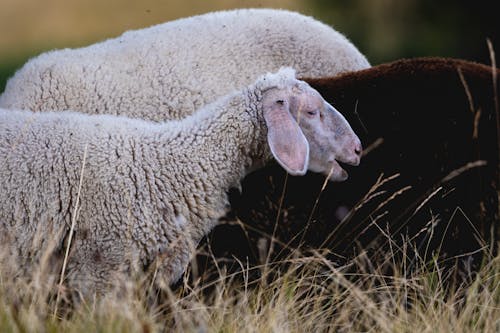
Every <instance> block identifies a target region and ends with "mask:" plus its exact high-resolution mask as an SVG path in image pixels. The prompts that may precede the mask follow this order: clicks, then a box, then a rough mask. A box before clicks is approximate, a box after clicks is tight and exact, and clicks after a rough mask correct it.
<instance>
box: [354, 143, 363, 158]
mask: <svg viewBox="0 0 500 333" xmlns="http://www.w3.org/2000/svg"><path fill="white" fill-rule="evenodd" d="M362 152H363V148H362V147H361V145H360V144H358V145H356V146H355V147H354V153H355V154H356V155H357V156H361V153H362Z"/></svg>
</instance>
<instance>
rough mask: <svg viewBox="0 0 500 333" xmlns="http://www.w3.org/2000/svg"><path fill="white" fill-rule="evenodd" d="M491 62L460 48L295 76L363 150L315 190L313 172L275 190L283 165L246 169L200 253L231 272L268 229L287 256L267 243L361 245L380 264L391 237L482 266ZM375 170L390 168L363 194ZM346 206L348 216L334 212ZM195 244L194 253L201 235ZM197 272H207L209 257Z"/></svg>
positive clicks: (487, 218) (493, 176)
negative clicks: (339, 176) (466, 56)
mask: <svg viewBox="0 0 500 333" xmlns="http://www.w3.org/2000/svg"><path fill="white" fill-rule="evenodd" d="M494 71H495V70H494V69H492V67H491V66H488V65H483V64H478V63H474V62H471V61H465V60H460V59H453V58H413V59H400V60H397V61H394V62H390V63H383V64H379V65H376V66H373V67H372V68H369V69H366V70H362V71H357V72H352V73H345V74H342V75H340V76H337V77H331V78H312V79H307V78H304V80H305V81H306V82H308V83H309V84H310V85H311V87H313V88H314V89H316V90H317V91H318V92H320V94H321V95H322V96H323V98H325V100H327V101H328V102H329V103H331V104H332V105H333V106H334V107H335V108H337V109H338V110H342V113H343V115H344V116H345V117H346V119H347V120H348V122H349V123H350V124H351V126H352V128H353V129H354V131H355V132H356V133H357V134H358V136H359V138H360V139H361V141H362V142H363V144H364V146H365V151H366V152H368V151H369V153H367V154H366V155H364V156H363V162H362V163H361V164H360V165H359V166H358V167H356V168H353V169H352V170H349V173H350V177H349V179H348V180H347V181H345V182H342V183H328V186H327V187H326V188H325V189H324V190H323V191H321V188H322V185H323V182H324V177H323V176H322V175H319V174H314V173H310V174H308V175H306V176H304V177H292V178H290V177H288V178H287V182H286V193H285V195H284V196H282V188H283V184H284V182H285V174H284V173H283V171H282V170H281V169H280V168H279V167H277V166H276V165H273V164H270V165H268V166H266V167H265V168H263V169H260V170H258V171H256V172H255V173H252V174H249V175H248V176H247V177H246V178H245V179H244V180H243V181H242V189H243V191H242V193H241V195H240V194H239V193H238V192H237V191H234V192H233V193H232V194H231V196H230V201H231V207H232V209H233V211H232V214H233V215H235V217H237V218H238V220H239V221H241V223H238V224H234V223H229V224H224V223H221V224H219V225H218V226H217V227H216V228H215V229H214V230H213V232H211V233H210V235H209V236H208V237H207V238H208V239H209V240H210V249H211V252H210V253H213V254H214V256H215V258H217V259H221V261H220V265H227V266H225V269H227V270H229V271H230V272H232V271H231V269H235V270H237V269H238V263H237V261H235V260H234V259H235V258H236V259H237V260H240V261H242V262H249V265H252V264H256V265H257V264H261V262H260V259H259V257H258V255H257V254H258V253H259V248H258V247H257V245H256V244H263V240H262V239H264V240H265V239H267V237H268V235H273V234H274V235H275V238H276V239H278V240H279V241H277V242H276V243H275V251H274V252H273V253H275V254H278V253H279V254H281V255H283V256H285V257H286V256H287V254H288V252H287V250H286V249H281V250H277V249H276V247H277V246H278V245H276V244H287V248H291V249H294V248H297V247H300V249H301V250H302V251H307V250H308V249H311V248H313V249H318V248H322V249H328V251H329V253H335V254H339V255H340V256H335V255H332V256H331V258H332V259H334V260H335V261H336V262H338V264H339V265H342V264H348V263H350V262H351V260H352V259H353V257H356V255H357V253H359V252H361V251H363V252H364V251H367V253H368V254H370V259H371V260H372V261H373V262H374V266H375V267H385V265H386V262H385V261H384V260H385V259H387V258H386V257H384V254H386V253H390V251H391V250H394V249H396V248H398V245H399V246H400V247H399V248H400V249H407V250H408V251H412V249H414V251H415V252H416V253H417V254H416V255H418V256H420V257H425V256H426V255H427V256H430V255H431V253H433V251H435V252H434V253H439V254H440V256H441V257H440V258H444V259H446V260H443V265H444V264H450V265H455V263H457V260H455V258H462V259H460V260H458V264H459V266H460V267H462V269H469V270H470V269H476V268H478V267H480V265H481V263H482V261H481V253H482V252H480V251H477V250H478V249H481V248H482V247H483V245H484V244H483V243H481V242H478V239H480V238H479V236H480V237H482V239H483V240H484V242H485V243H486V244H490V240H491V239H493V244H495V242H498V240H499V239H500V227H499V224H498V221H499V219H500V217H499V213H498V207H499V201H498V196H497V193H498V191H499V189H500V185H499V170H498V166H499V165H500V164H499V156H500V155H499V146H498V143H497V142H498V132H497V125H496V118H497V115H496V111H495V94H496V95H497V96H500V85H497V86H496V89H497V90H496V91H494V86H493V83H492V73H493V72H494ZM460 73H461V74H462V76H463V79H464V80H463V82H465V83H466V85H467V89H466V87H465V86H464V83H463V82H462V80H461V78H460ZM496 73H497V77H499V78H500V71H499V70H498V69H496ZM468 93H470V97H471V100H470V101H469V98H468ZM370 147H371V148H370ZM481 161H484V162H481ZM465 166H467V168H466V169H463V167H465ZM456 170H459V171H460V170H461V171H460V172H455V171H456ZM396 175H398V176H397V177H395V176H396ZM450 175H452V176H453V177H449V176H450ZM381 176H382V179H389V178H390V177H393V178H392V180H390V181H386V182H385V183H384V184H383V186H381V187H379V188H377V190H376V191H374V192H372V193H371V194H372V195H369V196H368V197H370V200H368V201H367V200H365V199H366V198H364V197H365V196H366V195H367V193H369V191H370V189H371V187H372V186H373V185H374V184H375V183H376V181H377V179H378V178H379V177H381ZM394 177H395V178H394ZM443 180H444V181H443ZM402 189H405V190H403V191H402V192H401V193H399V194H397V193H398V192H399V191H400V190H402ZM375 194H376V195H375ZM318 197H319V201H318V202H317V203H316V200H318ZM389 199H390V200H389ZM386 201H387V202H386ZM384 202H386V204H384ZM360 203H363V204H362V205H360ZM383 204H384V205H383ZM379 205H381V206H380V207H379ZM353 207H357V208H356V209H355V210H354V211H353V212H351V213H349V214H348V215H346V214H345V213H343V212H342V210H344V211H345V208H347V209H351V208H353ZM377 207H379V208H378V209H377ZM279 208H280V209H279ZM279 211H281V215H280V219H279V222H278V227H277V228H276V227H275V222H276V217H277V216H278V212H279ZM311 214H312V216H311ZM308 221H309V223H308ZM374 221H375V222H376V223H374ZM429 222H432V224H428V223H429ZM305 225H306V226H307V225H309V226H308V227H306V226H305ZM426 227H429V228H428V229H427V231H426V229H425V228H426ZM274 230H275V232H274ZM422 230H424V231H423V232H422ZM304 233H305V235H304ZM387 234H390V235H391V238H390V239H389V238H388V237H387ZM408 238H409V239H410V240H411V241H410V242H408V241H407V239H408ZM300 240H303V244H302V245H301V244H300ZM411 244H413V246H411ZM200 246H201V251H200V253H204V252H205V251H204V249H205V247H206V246H207V244H206V243H205V242H204V243H202V244H200ZM438 251H439V252H438ZM376 253H378V254H379V255H375V254H376ZM470 254H473V255H470ZM406 255H407V256H408V257H412V256H413V254H412V253H411V252H408V253H407V254H406ZM469 257H470V259H467V260H466V259H465V258H469ZM450 258H452V259H450ZM271 259H272V260H276V259H278V260H279V259H280V258H271ZM378 259H380V263H381V266H379V265H378V261H377V260H378ZM472 259H473V260H472ZM206 260H207V259H206V258H205V257H203V256H202V255H200V256H199V261H200V262H199V263H198V267H206V266H207V265H206V263H205V261H206ZM208 260H209V261H210V260H211V259H210V258H208ZM231 263H234V266H231ZM470 263H472V265H470V266H467V265H468V264H470ZM408 268H410V267H409V266H408ZM198 273H199V274H200V276H202V277H206V278H208V277H209V276H210V274H209V273H210V265H209V266H208V269H207V270H206V271H203V270H199V271H198ZM465 276H469V275H465Z"/></svg>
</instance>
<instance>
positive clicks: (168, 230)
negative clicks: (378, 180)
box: [0, 70, 299, 295]
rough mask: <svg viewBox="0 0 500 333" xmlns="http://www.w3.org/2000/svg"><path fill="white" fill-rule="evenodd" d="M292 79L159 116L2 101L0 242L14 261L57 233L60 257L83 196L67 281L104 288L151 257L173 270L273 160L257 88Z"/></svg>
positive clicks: (285, 75)
mask: <svg viewBox="0 0 500 333" xmlns="http://www.w3.org/2000/svg"><path fill="white" fill-rule="evenodd" d="M297 82H299V81H297V80H295V79H294V72H293V70H282V71H280V72H278V73H277V74H268V75H265V76H263V77H262V78H261V79H260V80H259V81H257V83H256V84H254V85H251V86H249V87H247V88H245V89H243V90H242V91H240V92H235V93H232V94H231V95H228V96H225V97H223V98H221V99H219V100H217V101H216V102H215V103H212V104H210V105H207V106H206V107H204V108H203V109H201V110H200V111H199V112H197V113H195V114H194V115H192V116H190V117H187V118H185V119H183V120H180V121H170V122H165V123H154V122H148V121H144V120H139V119H131V118H126V117H119V116H112V115H85V114H81V113H76V112H70V111H65V112H46V113H34V112H30V111H17V110H4V109H0V156H1V158H0V183H1V184H2V191H0V234H1V237H2V240H3V243H4V244H5V243H6V242H7V241H9V244H11V246H12V247H13V249H12V252H13V253H17V255H18V256H19V261H20V262H21V264H22V266H29V265H30V264H32V263H34V262H36V260H37V259H40V257H41V256H42V255H43V249H44V248H47V247H49V243H50V241H51V240H53V238H56V247H55V254H56V256H57V254H58V253H59V254H61V253H63V252H64V246H65V245H64V244H65V241H67V239H68V233H69V228H70V225H71V222H72V216H73V214H74V213H75V208H76V202H77V196H78V195H79V199H78V200H79V207H78V210H77V213H78V214H77V217H76V228H75V233H74V238H73V242H72V248H71V254H70V259H69V261H68V266H67V284H68V285H69V286H70V287H74V288H77V289H78V290H80V291H81V292H82V293H83V294H87V295H88V294H89V293H90V294H92V293H93V292H95V291H103V290H105V289H107V285H108V284H109V283H110V282H112V281H113V279H114V276H115V275H114V274H115V273H126V272H129V271H130V270H131V269H132V268H133V267H136V265H139V266H143V267H148V266H151V265H158V280H159V281H160V282H161V283H165V284H168V283H171V282H173V281H175V280H177V279H178V278H179V277H180V276H181V274H182V273H183V272H184V270H185V268H186V266H187V264H188V262H189V260H190V258H191V256H192V255H193V253H194V249H195V247H196V245H197V243H198V242H199V240H200V239H201V238H202V237H203V236H204V235H205V234H206V233H208V232H209V231H210V229H211V228H212V227H213V226H214V225H215V224H216V223H217V221H218V219H219V218H220V217H221V216H223V215H224V214H225V213H226V211H227V209H228V199H227V191H228V190H229V188H230V187H233V186H235V185H237V184H239V182H240V180H241V179H242V178H243V177H244V176H245V175H246V173H247V172H248V171H249V170H251V169H253V168H256V167H259V166H261V165H262V164H264V163H265V162H266V161H268V160H269V159H271V155H270V152H269V149H268V148H267V136H266V135H267V128H266V127H265V126H266V125H265V122H264V119H263V115H262V113H263V110H262V108H263V106H262V101H261V99H262V95H263V92H264V91H266V90H267V89H269V88H271V87H280V86H283V87H285V85H286V84H287V83H288V84H297ZM85 152H86V154H85ZM84 156H85V157H84ZM84 160H85V163H84ZM82 166H83V178H82V188H81V192H80V193H79V192H78V187H79V182H80V173H81V170H82ZM56 273H59V271H57V272H56Z"/></svg>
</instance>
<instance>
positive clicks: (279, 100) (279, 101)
mask: <svg viewBox="0 0 500 333" xmlns="http://www.w3.org/2000/svg"><path fill="white" fill-rule="evenodd" d="M276 103H278V104H279V105H283V104H285V101H284V100H282V99H278V100H277V101H276Z"/></svg>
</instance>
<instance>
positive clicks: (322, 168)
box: [264, 82, 362, 181]
mask: <svg viewBox="0 0 500 333" xmlns="http://www.w3.org/2000/svg"><path fill="white" fill-rule="evenodd" d="M264 118H265V120H266V124H267V127H268V143H269V146H270V148H271V152H272V154H273V155H274V157H275V158H276V160H277V161H278V163H280V164H281V166H282V167H283V168H285V170H287V172H288V173H290V174H292V175H303V174H304V173H305V172H306V171H307V170H310V171H314V172H319V173H323V174H325V175H328V176H329V180H332V181H343V180H346V179H347V177H348V175H347V172H346V171H345V170H344V169H343V168H342V166H341V165H340V164H339V162H340V163H346V164H349V165H358V164H359V162H360V158H361V151H362V147H361V142H360V140H359V138H358V137H357V136H356V134H355V133H354V131H353V130H352V129H351V126H350V125H349V123H348V122H347V120H346V119H345V118H344V117H343V116H342V115H341V114H340V113H339V112H338V111H337V110H336V109H335V108H334V107H333V106H331V105H330V104H328V103H327V102H326V101H325V100H324V99H323V98H322V97H321V95H320V94H319V93H318V92H317V91H316V90H314V89H312V88H311V87H310V86H309V85H307V84H306V83H304V82H299V83H297V84H296V85H295V86H293V87H291V88H287V89H278V88H275V89H271V90H269V91H267V92H266V94H265V96H264Z"/></svg>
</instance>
